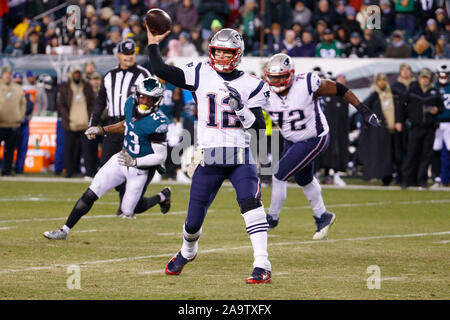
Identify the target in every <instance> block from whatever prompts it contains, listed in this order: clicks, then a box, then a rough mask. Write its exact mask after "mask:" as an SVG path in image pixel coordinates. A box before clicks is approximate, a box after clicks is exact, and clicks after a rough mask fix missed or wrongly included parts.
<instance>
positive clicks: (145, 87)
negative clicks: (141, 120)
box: [135, 77, 164, 114]
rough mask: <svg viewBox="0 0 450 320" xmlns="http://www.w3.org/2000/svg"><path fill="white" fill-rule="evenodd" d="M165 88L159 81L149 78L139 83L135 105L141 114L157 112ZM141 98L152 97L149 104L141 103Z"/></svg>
mask: <svg viewBox="0 0 450 320" xmlns="http://www.w3.org/2000/svg"><path fill="white" fill-rule="evenodd" d="M163 93H164V88H163V86H162V85H161V83H160V82H159V81H158V79H156V78H153V77H148V78H145V79H144V80H142V81H141V82H139V83H138V84H137V86H136V91H135V105H136V106H137V111H138V112H139V113H140V114H149V113H153V112H155V111H156V110H157V109H158V107H159V104H160V103H161V101H162V98H163ZM141 96H146V97H150V98H151V99H149V100H148V102H147V103H145V104H142V103H140V101H139V98H140V97H141Z"/></svg>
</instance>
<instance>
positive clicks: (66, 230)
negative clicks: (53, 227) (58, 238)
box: [61, 225, 70, 233]
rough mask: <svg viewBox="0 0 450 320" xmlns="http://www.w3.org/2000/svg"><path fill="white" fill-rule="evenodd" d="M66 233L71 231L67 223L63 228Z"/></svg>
mask: <svg viewBox="0 0 450 320" xmlns="http://www.w3.org/2000/svg"><path fill="white" fill-rule="evenodd" d="M61 229H62V230H63V231H64V232H65V233H69V232H70V228H69V227H68V226H66V225H63V227H62V228H61Z"/></svg>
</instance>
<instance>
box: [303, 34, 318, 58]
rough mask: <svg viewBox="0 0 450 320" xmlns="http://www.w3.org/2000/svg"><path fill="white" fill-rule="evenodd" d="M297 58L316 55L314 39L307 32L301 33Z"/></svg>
mask: <svg viewBox="0 0 450 320" xmlns="http://www.w3.org/2000/svg"><path fill="white" fill-rule="evenodd" d="M299 51H300V53H299V57H314V56H315V54H316V45H315V43H314V38H313V36H312V34H311V32H309V31H303V33H302V46H301V47H300V49H299Z"/></svg>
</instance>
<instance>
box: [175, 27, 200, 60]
mask: <svg viewBox="0 0 450 320" xmlns="http://www.w3.org/2000/svg"><path fill="white" fill-rule="evenodd" d="M179 41H180V45H181V48H180V51H181V56H182V57H198V56H199V54H198V51H197V49H196V48H195V46H194V45H193V44H192V42H191V41H190V37H189V33H187V32H182V33H181V34H180V37H179Z"/></svg>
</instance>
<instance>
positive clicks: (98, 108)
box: [89, 40, 170, 215]
mask: <svg viewBox="0 0 450 320" xmlns="http://www.w3.org/2000/svg"><path fill="white" fill-rule="evenodd" d="M117 58H118V59H119V66H117V67H116V68H114V69H111V70H109V71H108V72H107V73H106V74H105V76H104V77H103V81H102V84H101V86H100V89H99V91H98V94H97V99H96V103H95V108H94V111H93V112H92V115H91V119H90V122H89V127H93V126H98V125H100V122H101V120H100V118H101V115H102V114H103V112H104V110H105V108H106V109H107V112H108V116H107V118H106V124H103V123H102V124H101V125H111V124H115V123H118V122H120V121H122V120H124V119H125V113H124V108H125V101H126V100H127V98H128V97H129V96H130V95H132V94H134V92H135V89H136V85H137V84H138V83H139V82H141V81H142V80H144V79H145V78H148V77H150V76H151V74H150V72H149V71H148V70H147V69H145V68H144V67H142V66H140V65H138V64H136V44H135V42H134V41H133V40H124V41H122V42H120V43H119V44H118V45H117ZM123 139H124V135H123V134H108V135H106V136H104V137H103V144H102V156H101V158H100V165H101V166H103V165H104V164H105V163H106V162H107V161H108V160H109V158H111V157H112V156H113V155H114V154H116V153H118V152H119V151H120V150H122V143H123ZM153 172H154V171H153ZM153 175H154V173H153V174H149V175H148V179H147V184H148V183H149V182H150V181H151V180H152V178H153ZM145 189H146V188H144V190H145ZM116 190H117V191H118V192H119V198H120V202H122V198H123V195H124V193H125V183H123V184H121V185H120V186H118V187H116ZM165 196H166V198H169V197H170V191H165ZM154 198H155V197H150V198H145V197H143V195H142V196H141V199H140V200H139V202H138V204H137V205H136V208H135V212H134V213H142V212H144V211H146V210H147V209H148V208H151V207H152V206H154V205H155V204H156V203H158V201H159V198H158V199H157V201H156V202H155V199H154ZM121 213H122V211H121V210H120V205H119V209H118V211H117V213H116V214H117V215H120V214H121Z"/></svg>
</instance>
